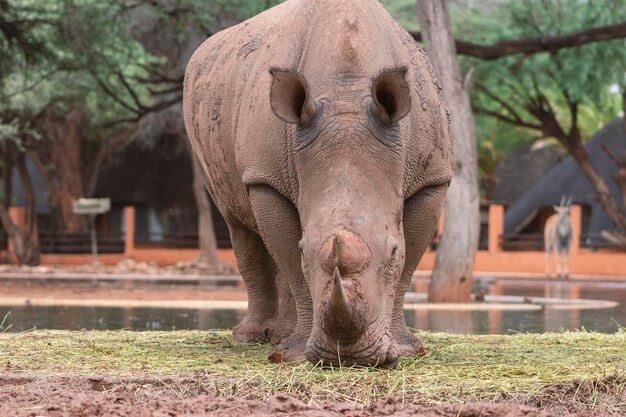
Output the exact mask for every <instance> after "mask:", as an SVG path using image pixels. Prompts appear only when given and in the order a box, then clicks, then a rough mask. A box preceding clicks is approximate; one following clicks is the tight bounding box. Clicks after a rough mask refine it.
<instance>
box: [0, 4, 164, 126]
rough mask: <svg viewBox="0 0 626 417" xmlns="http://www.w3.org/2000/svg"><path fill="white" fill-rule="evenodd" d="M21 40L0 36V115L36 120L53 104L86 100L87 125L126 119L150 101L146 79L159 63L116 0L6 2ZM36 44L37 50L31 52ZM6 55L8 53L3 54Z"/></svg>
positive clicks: (68, 103) (98, 124)
mask: <svg viewBox="0 0 626 417" xmlns="http://www.w3.org/2000/svg"><path fill="white" fill-rule="evenodd" d="M5 8H6V9H8V11H9V12H10V13H9V16H10V19H11V22H12V23H13V24H14V26H15V27H17V28H18V29H19V31H20V32H19V38H20V39H24V41H22V42H17V41H12V40H11V39H9V37H8V36H6V34H5V36H4V37H2V36H0V44H1V45H2V48H3V51H5V52H6V54H3V59H2V65H1V66H2V67H4V68H7V69H8V71H5V72H3V73H2V78H1V79H0V114H6V113H7V112H11V113H17V114H19V115H21V117H22V118H24V119H30V118H32V117H33V116H34V115H35V114H36V113H38V112H39V111H40V110H42V109H43V108H44V107H45V106H46V105H48V104H50V103H58V105H60V106H64V105H70V104H72V103H74V102H77V101H78V102H80V103H83V104H84V106H85V107H86V111H87V113H88V114H89V124H90V126H101V125H103V124H105V123H110V122H111V121H114V120H118V119H121V118H124V117H128V116H129V115H132V114H133V111H134V110H135V107H136V104H135V102H136V101H137V100H139V101H143V102H149V100H150V95H149V91H148V89H147V87H146V86H144V85H142V84H140V83H133V85H132V86H130V85H129V81H128V80H132V79H134V78H147V77H148V76H149V74H150V72H149V71H150V68H151V67H153V66H157V65H158V64H159V62H160V61H159V60H157V59H156V58H154V57H151V56H150V55H149V54H147V53H146V52H145V51H144V49H143V47H142V46H141V45H140V44H139V43H138V42H136V41H134V40H133V39H132V38H131V36H130V33H129V28H130V24H131V22H130V20H129V15H128V14H127V13H125V12H124V10H125V9H124V8H123V7H122V3H121V2H117V1H114V0H108V1H98V0H50V1H45V2H40V1H30V0H7V1H5ZM33 45H35V46H36V49H35V50H33V49H31V48H32V47H33ZM4 57H7V58H4Z"/></svg>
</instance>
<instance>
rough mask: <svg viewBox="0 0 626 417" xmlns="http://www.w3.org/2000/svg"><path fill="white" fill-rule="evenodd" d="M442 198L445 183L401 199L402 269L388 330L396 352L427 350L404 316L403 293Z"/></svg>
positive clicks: (425, 245) (431, 233) (434, 224)
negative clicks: (410, 328)
mask: <svg viewBox="0 0 626 417" xmlns="http://www.w3.org/2000/svg"><path fill="white" fill-rule="evenodd" d="M444 200H445V187H442V188H429V189H426V190H424V191H420V192H418V193H416V194H414V195H413V196H412V197H411V198H409V199H408V200H406V201H405V203H404V214H403V227H404V242H405V261H404V269H403V270H402V275H401V276H400V280H399V281H398V283H397V284H396V291H395V297H394V306H393V318H392V324H391V334H392V336H393V337H394V340H395V341H396V343H397V345H398V356H413V355H419V356H422V355H424V354H425V353H426V352H425V350H424V348H423V347H422V343H421V342H420V341H419V339H418V338H417V337H416V336H415V335H414V334H413V332H411V330H409V328H408V327H407V325H406V321H405V319H404V296H405V294H406V291H407V289H408V288H409V286H410V285H411V279H412V278H413V273H414V272H415V268H417V264H418V263H419V260H420V259H421V257H422V255H423V254H424V251H426V248H428V245H429V244H430V242H431V241H432V237H433V236H434V233H435V229H436V227H437V221H438V219H439V214H440V212H441V208H442V206H443V202H444Z"/></svg>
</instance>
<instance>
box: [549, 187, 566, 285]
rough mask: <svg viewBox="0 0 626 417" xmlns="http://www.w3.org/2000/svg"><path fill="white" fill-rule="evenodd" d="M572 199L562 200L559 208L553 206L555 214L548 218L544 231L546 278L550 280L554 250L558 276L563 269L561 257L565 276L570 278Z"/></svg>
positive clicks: (563, 198)
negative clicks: (551, 255)
mask: <svg viewBox="0 0 626 417" xmlns="http://www.w3.org/2000/svg"><path fill="white" fill-rule="evenodd" d="M571 204H572V198H571V197H570V198H569V199H567V201H566V200H565V197H562V198H561V203H560V204H559V205H558V206H553V207H554V211H556V213H555V214H553V215H552V216H550V217H548V220H547V221H546V225H545V228H544V230H543V241H544V245H545V248H546V277H548V278H550V252H551V251H552V250H554V254H555V257H556V276H557V278H558V277H560V276H561V272H563V268H562V265H561V256H563V257H564V261H565V268H564V269H565V271H564V276H565V277H566V278H567V277H568V276H569V253H570V248H571V246H572V223H571V222H570V219H569V213H570V205H571Z"/></svg>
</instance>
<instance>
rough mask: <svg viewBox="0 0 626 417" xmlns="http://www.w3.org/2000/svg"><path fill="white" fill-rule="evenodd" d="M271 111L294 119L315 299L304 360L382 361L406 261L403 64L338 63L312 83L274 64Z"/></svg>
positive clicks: (304, 248) (390, 344)
mask: <svg viewBox="0 0 626 417" xmlns="http://www.w3.org/2000/svg"><path fill="white" fill-rule="evenodd" d="M271 73H272V77H273V81H272V88H271V94H270V100H271V106H272V110H273V111H274V113H275V114H276V115H277V116H278V117H280V118H281V119H282V120H284V121H285V122H287V123H289V124H291V125H292V128H291V130H290V131H291V133H292V134H291V135H290V140H291V141H292V143H291V144H290V145H288V146H291V147H292V148H293V155H294V157H293V158H294V165H295V169H296V172H297V178H298V181H297V185H298V201H297V209H298V213H299V215H300V223H301V228H302V240H301V241H300V250H301V253H302V270H303V273H304V276H305V278H306V280H307V283H308V286H309V289H310V292H311V297H312V300H313V330H312V333H311V337H310V339H309V341H308V343H307V350H306V352H305V356H306V357H307V359H309V360H310V361H311V362H314V363H317V362H320V361H321V362H322V363H324V364H334V365H336V364H339V363H342V364H344V365H346V364H347V365H385V364H393V363H395V361H396V358H397V356H398V352H397V349H396V346H395V343H394V341H393V338H392V337H391V335H390V324H391V318H392V310H393V305H394V295H395V285H396V283H397V282H398V280H399V279H400V275H401V273H402V270H403V266H404V251H405V247H404V235H403V223H402V221H403V208H404V195H403V185H404V180H405V169H406V168H405V165H406V163H405V146H404V143H403V141H404V140H406V139H403V137H402V130H401V127H400V121H401V120H402V119H403V118H405V117H406V115H407V114H408V113H409V111H410V109H411V96H410V91H409V86H408V84H407V81H406V79H405V77H406V69H403V68H399V69H393V70H384V71H380V72H379V73H377V74H371V75H366V76H364V75H363V74H350V73H341V74H339V75H337V77H336V78H334V79H329V80H316V82H315V86H314V88H313V87H310V86H309V83H308V82H307V80H306V79H305V77H304V76H303V75H302V74H299V73H297V72H295V71H286V70H278V69H273V70H272V71H271Z"/></svg>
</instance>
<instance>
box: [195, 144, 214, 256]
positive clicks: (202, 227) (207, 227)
mask: <svg viewBox="0 0 626 417" xmlns="http://www.w3.org/2000/svg"><path fill="white" fill-rule="evenodd" d="M190 155H191V160H192V165H193V194H194V196H195V197H196V205H197V207H198V240H199V243H200V256H199V257H198V262H203V263H207V264H209V265H217V263H218V260H217V240H216V238H215V228H214V227H213V215H212V213H211V201H210V198H209V194H208V193H207V190H206V187H205V185H204V178H202V172H201V171H200V167H199V166H198V161H197V159H196V157H195V156H194V155H193V152H190Z"/></svg>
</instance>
